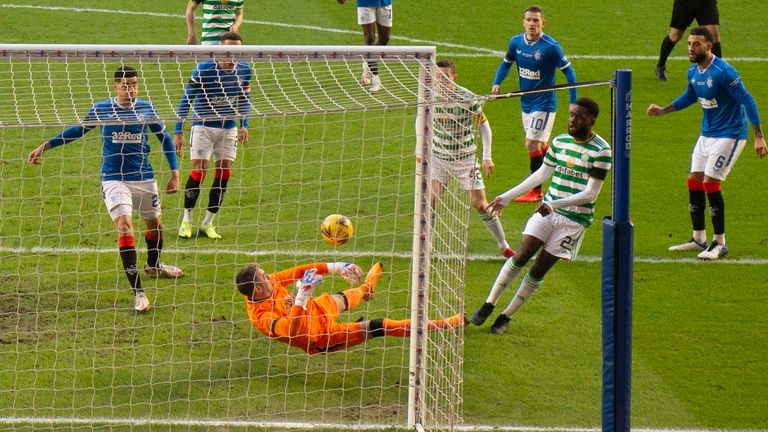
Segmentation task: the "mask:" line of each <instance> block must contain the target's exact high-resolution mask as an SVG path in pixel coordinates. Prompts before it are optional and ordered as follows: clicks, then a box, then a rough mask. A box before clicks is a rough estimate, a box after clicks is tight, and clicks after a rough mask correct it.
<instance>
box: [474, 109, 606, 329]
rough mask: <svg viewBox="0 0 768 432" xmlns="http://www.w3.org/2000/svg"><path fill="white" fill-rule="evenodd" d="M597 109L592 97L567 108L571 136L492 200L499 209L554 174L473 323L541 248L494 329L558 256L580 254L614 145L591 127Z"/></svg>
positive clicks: (562, 137) (558, 139) (561, 139)
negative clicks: (514, 184) (537, 167)
mask: <svg viewBox="0 0 768 432" xmlns="http://www.w3.org/2000/svg"><path fill="white" fill-rule="evenodd" d="M599 112H600V108H599V107H598V105H597V102H595V101H593V100H592V99H589V98H585V97H582V98H579V99H577V100H576V102H575V103H574V104H572V105H571V106H570V109H569V111H568V135H560V136H558V137H556V138H555V139H554V140H553V141H552V145H551V146H550V148H549V150H548V151H547V154H546V156H545V157H544V164H543V165H542V166H541V168H539V169H538V170H537V171H536V172H534V173H533V174H531V175H530V176H528V178H526V179H525V180H523V182H522V183H520V184H518V185H517V186H515V187H514V188H512V189H510V190H508V191H507V192H505V193H504V194H502V195H500V196H498V197H496V199H494V200H493V201H492V202H491V205H490V207H491V208H492V209H493V210H494V211H495V212H497V213H498V212H500V211H501V210H502V209H503V208H504V207H505V206H506V205H507V204H508V203H509V202H510V201H511V200H512V199H513V198H515V197H516V196H519V195H521V194H523V193H525V192H526V191H528V190H529V189H530V188H531V186H534V185H537V184H540V183H541V182H543V181H544V180H546V179H547V178H549V177H550V176H552V175H553V174H554V177H553V179H552V184H551V185H550V186H549V190H548V191H547V194H546V196H545V197H544V201H543V202H542V203H541V204H540V205H539V207H538V208H537V209H536V212H535V213H534V214H533V216H531V218H530V219H529V220H528V223H527V224H526V226H525V230H524V231H523V238H522V240H521V242H520V247H519V248H518V249H517V255H515V256H514V257H513V258H510V259H508V260H507V262H506V263H504V265H503V267H502V268H501V271H499V275H498V276H497V277H496V281H495V282H494V284H493V287H492V288H491V292H490V293H489V294H488V298H487V299H486V301H485V303H484V304H483V305H482V306H480V308H479V309H478V310H477V311H475V313H474V314H473V315H472V318H471V319H470V321H471V322H472V323H474V324H477V325H480V324H482V323H483V322H485V320H486V319H487V318H488V316H489V315H490V314H491V312H492V311H493V308H494V306H495V305H496V302H497V301H498V300H499V297H501V294H502V293H503V292H504V290H506V289H507V287H508V286H509V284H510V283H511V282H512V281H513V280H514V279H515V277H517V275H518V274H519V273H520V270H522V268H523V267H524V266H525V265H526V264H527V263H528V261H529V260H530V259H531V258H532V257H533V256H534V254H536V252H538V251H539V250H540V249H541V252H540V253H539V256H538V258H536V261H535V262H534V263H533V265H532V266H531V268H530V270H529V271H528V273H526V275H525V276H524V277H523V280H522V282H521V283H520V287H519V288H518V290H517V293H515V297H514V298H513V299H512V301H511V302H510V303H509V305H508V306H507V308H506V309H504V311H503V312H502V313H501V315H499V317H498V318H497V319H496V321H495V322H494V323H493V326H491V333H504V332H506V331H507V327H508V326H509V318H510V317H511V316H512V314H514V313H515V312H516V311H517V310H518V309H520V307H521V306H522V305H523V303H525V301H526V300H527V299H529V298H530V297H531V296H532V295H533V293H534V292H536V290H537V289H538V288H539V287H540V286H541V283H542V281H543V279H544V275H546V274H547V272H548V271H549V269H551V268H552V266H554V265H555V263H556V262H557V261H558V260H559V259H565V260H571V259H573V258H574V257H575V256H576V252H577V251H578V247H579V244H580V242H581V240H582V238H583V235H584V231H585V230H586V229H587V227H588V226H589V225H590V224H591V223H592V217H593V213H594V205H595V200H597V196H598V194H599V193H600V188H601V187H602V185H603V180H605V177H606V175H607V174H608V170H610V168H611V148H610V146H609V145H608V143H607V142H606V141H605V140H604V139H603V138H601V137H600V136H599V135H597V134H596V133H594V132H593V131H592V127H593V126H594V124H595V120H596V119H597V115H598V113H599Z"/></svg>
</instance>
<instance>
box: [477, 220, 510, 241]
mask: <svg viewBox="0 0 768 432" xmlns="http://www.w3.org/2000/svg"><path fill="white" fill-rule="evenodd" d="M480 219H482V220H483V225H485V229H487V230H488V232H489V233H491V236H493V238H494V240H496V244H497V245H498V246H499V248H501V249H506V248H508V247H509V243H507V237H506V236H505V235H504V229H503V228H502V227H501V220H499V217H498V216H496V213H493V212H489V213H485V214H481V215H480Z"/></svg>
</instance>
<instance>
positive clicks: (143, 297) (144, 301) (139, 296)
mask: <svg viewBox="0 0 768 432" xmlns="http://www.w3.org/2000/svg"><path fill="white" fill-rule="evenodd" d="M133 309H134V310H135V311H136V312H137V313H141V312H144V311H146V310H147V309H149V299H148V298H147V294H146V293H145V292H144V291H139V292H137V293H136V296H135V297H134V298H133Z"/></svg>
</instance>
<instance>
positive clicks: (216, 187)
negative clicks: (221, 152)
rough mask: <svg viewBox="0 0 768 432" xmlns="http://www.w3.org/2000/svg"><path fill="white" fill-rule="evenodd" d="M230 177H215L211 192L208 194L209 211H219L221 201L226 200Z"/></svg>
mask: <svg viewBox="0 0 768 432" xmlns="http://www.w3.org/2000/svg"><path fill="white" fill-rule="evenodd" d="M227 183H229V179H226V180H225V179H223V178H219V177H217V178H214V179H213V185H212V186H211V192H210V193H209V194H208V211H209V212H211V213H218V211H219V208H220V207H221V203H222V202H224V194H225V193H226V192H227Z"/></svg>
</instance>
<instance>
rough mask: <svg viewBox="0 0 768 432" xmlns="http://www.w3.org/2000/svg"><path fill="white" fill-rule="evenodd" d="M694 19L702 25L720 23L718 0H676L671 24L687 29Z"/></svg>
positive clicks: (680, 28) (671, 25)
mask: <svg viewBox="0 0 768 432" xmlns="http://www.w3.org/2000/svg"><path fill="white" fill-rule="evenodd" d="M694 19H695V20H696V22H697V23H698V24H699V25H700V26H706V25H713V24H715V25H720V13H719V12H718V11H717V0H675V4H674V6H672V20H671V21H670V23H669V26H670V27H672V28H676V29H679V30H685V29H687V28H688V26H690V25H691V23H692V22H693V20H694Z"/></svg>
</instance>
